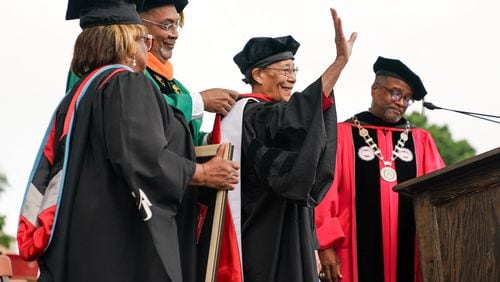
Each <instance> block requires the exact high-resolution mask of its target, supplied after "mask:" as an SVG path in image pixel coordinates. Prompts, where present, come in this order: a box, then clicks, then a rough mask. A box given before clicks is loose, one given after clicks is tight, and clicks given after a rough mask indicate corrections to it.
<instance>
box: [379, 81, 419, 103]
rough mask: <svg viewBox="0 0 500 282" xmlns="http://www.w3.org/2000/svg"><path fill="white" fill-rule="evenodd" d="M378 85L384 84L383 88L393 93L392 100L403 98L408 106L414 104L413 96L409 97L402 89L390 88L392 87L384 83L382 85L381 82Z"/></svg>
mask: <svg viewBox="0 0 500 282" xmlns="http://www.w3.org/2000/svg"><path fill="white" fill-rule="evenodd" d="M378 85H379V86H382V88H384V89H385V91H387V92H388V93H389V94H390V95H391V99H392V101H394V102H397V101H399V100H401V98H403V104H404V105H405V106H406V107H408V106H410V105H411V104H413V98H410V97H408V96H404V95H403V94H402V93H401V91H399V90H398V89H396V88H392V89H390V88H387V87H385V86H383V85H380V84H378Z"/></svg>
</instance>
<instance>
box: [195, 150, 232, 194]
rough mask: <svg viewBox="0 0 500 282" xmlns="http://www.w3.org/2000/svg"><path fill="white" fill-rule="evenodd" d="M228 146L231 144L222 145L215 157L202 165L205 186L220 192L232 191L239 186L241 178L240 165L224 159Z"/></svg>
mask: <svg viewBox="0 0 500 282" xmlns="http://www.w3.org/2000/svg"><path fill="white" fill-rule="evenodd" d="M227 146H229V144H222V145H220V146H219V148H218V149H217V153H216V154H215V156H214V157H213V158H212V159H210V160H209V161H208V162H206V163H204V164H202V165H201V166H202V168H203V174H204V175H203V176H204V185H205V186H207V187H210V188H215V189H219V190H232V189H234V188H235V186H236V184H238V181H239V178H240V174H239V172H238V169H239V168H240V166H239V164H238V163H236V162H233V161H230V160H224V159H223V156H224V151H225V149H226V147H227Z"/></svg>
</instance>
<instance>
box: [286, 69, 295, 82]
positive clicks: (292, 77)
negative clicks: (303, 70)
mask: <svg viewBox="0 0 500 282" xmlns="http://www.w3.org/2000/svg"><path fill="white" fill-rule="evenodd" d="M286 80H287V81H288V82H291V83H295V81H297V73H296V72H291V73H289V74H287V75H286Z"/></svg>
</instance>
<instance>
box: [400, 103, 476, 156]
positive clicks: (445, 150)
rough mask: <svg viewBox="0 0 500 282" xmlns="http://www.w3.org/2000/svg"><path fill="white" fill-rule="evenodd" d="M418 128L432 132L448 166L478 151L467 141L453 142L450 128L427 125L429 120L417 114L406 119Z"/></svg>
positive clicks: (414, 113)
mask: <svg viewBox="0 0 500 282" xmlns="http://www.w3.org/2000/svg"><path fill="white" fill-rule="evenodd" d="M406 118H407V119H408V120H409V121H410V123H411V124H412V125H414V126H416V127H420V128H423V129H426V130H427V131H429V132H430V134H431V135H432V137H433V138H434V141H436V145H437V147H438V149H439V152H440V153H441V157H442V158H443V161H444V162H445V164H446V165H450V164H453V163H456V162H458V161H461V160H464V159H468V158H470V157H473V156H474V155H475V154H476V150H475V149H474V148H473V147H472V146H471V145H470V144H469V143H468V142H467V141H466V140H458V141H455V140H453V138H452V136H451V133H450V131H449V129H448V126H446V125H444V126H438V125H434V124H427V118H426V117H425V116H423V115H421V114H419V113H417V112H412V113H411V114H410V115H409V116H407V117H406Z"/></svg>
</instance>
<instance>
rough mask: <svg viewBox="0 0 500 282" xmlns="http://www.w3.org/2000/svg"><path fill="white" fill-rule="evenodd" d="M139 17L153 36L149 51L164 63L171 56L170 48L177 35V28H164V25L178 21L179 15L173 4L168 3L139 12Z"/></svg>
mask: <svg viewBox="0 0 500 282" xmlns="http://www.w3.org/2000/svg"><path fill="white" fill-rule="evenodd" d="M141 18H143V19H145V20H146V21H144V20H143V24H144V25H145V26H146V27H147V28H148V31H149V33H150V34H152V35H153V38H154V44H153V48H152V49H151V52H152V53H153V54H154V55H155V57H156V58H158V59H159V60H160V61H161V62H162V63H165V62H166V61H168V60H169V59H170V58H172V50H173V49H174V46H175V41H176V40H177V38H178V37H179V33H178V31H177V28H169V29H166V28H165V26H167V25H169V24H176V23H178V22H179V19H180V16H179V14H178V13H177V10H176V9H175V6H174V5H168V6H161V7H157V8H153V9H151V10H149V11H147V12H143V13H141ZM162 25H163V27H162ZM171 26H172V25H171Z"/></svg>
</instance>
